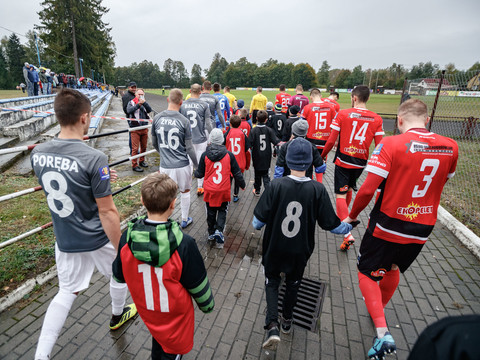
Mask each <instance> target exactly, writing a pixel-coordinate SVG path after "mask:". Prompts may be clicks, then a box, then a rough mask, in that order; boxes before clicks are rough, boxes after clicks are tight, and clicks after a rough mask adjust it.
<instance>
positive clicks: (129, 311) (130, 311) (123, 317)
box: [110, 304, 137, 330]
mask: <svg viewBox="0 0 480 360" xmlns="http://www.w3.org/2000/svg"><path fill="white" fill-rule="evenodd" d="M135 315H137V307H136V306H135V304H130V305H127V306H125V307H124V308H123V312H122V313H121V314H120V315H112V319H111V320H110V330H117V329H118V328H119V327H120V326H122V325H123V324H125V323H126V322H127V321H128V320H130V319H131V318H133V317H134V316H135Z"/></svg>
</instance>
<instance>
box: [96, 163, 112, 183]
mask: <svg viewBox="0 0 480 360" xmlns="http://www.w3.org/2000/svg"><path fill="white" fill-rule="evenodd" d="M98 172H99V173H100V180H108V179H110V169H109V168H108V166H102V167H101V168H98Z"/></svg>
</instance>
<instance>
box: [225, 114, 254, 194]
mask: <svg viewBox="0 0 480 360" xmlns="http://www.w3.org/2000/svg"><path fill="white" fill-rule="evenodd" d="M241 124H242V121H241V120H240V116H238V115H232V117H231V118H230V129H228V131H227V133H226V134H225V146H226V147H227V150H228V151H231V152H232V153H233V155H235V159H236V160H237V163H238V166H239V167H240V171H241V172H242V174H243V172H244V171H245V167H246V165H247V154H248V149H249V148H250V143H249V141H248V137H247V135H246V134H245V133H244V132H243V129H241V128H240V126H241ZM243 124H246V125H247V126H249V125H248V123H247V122H246V121H244V122H243ZM239 189H240V185H239V183H238V181H237V180H235V185H234V188H233V202H237V201H238V200H239V198H238V191H239Z"/></svg>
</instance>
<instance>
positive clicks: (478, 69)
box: [468, 61, 480, 71]
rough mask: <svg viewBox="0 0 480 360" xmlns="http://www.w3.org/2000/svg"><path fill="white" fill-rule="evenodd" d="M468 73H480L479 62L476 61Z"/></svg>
mask: <svg viewBox="0 0 480 360" xmlns="http://www.w3.org/2000/svg"><path fill="white" fill-rule="evenodd" d="M468 71H480V62H479V61H477V62H476V63H475V64H473V65H472V66H471V67H470V69H468Z"/></svg>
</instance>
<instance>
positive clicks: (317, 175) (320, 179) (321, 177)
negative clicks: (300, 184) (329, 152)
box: [315, 174, 323, 183]
mask: <svg viewBox="0 0 480 360" xmlns="http://www.w3.org/2000/svg"><path fill="white" fill-rule="evenodd" d="M315 177H316V178H317V181H318V182H319V183H321V182H322V180H323V174H315Z"/></svg>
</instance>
